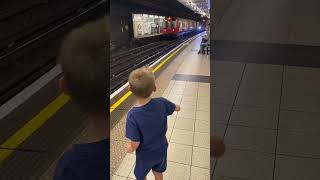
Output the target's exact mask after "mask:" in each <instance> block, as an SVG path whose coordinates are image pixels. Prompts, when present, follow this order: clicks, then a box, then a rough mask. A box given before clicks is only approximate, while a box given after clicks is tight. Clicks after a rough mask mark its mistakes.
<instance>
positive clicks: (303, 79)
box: [284, 66, 320, 88]
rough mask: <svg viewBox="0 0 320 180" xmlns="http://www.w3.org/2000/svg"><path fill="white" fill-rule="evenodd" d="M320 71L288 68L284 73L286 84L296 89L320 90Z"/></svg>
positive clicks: (294, 67)
mask: <svg viewBox="0 0 320 180" xmlns="http://www.w3.org/2000/svg"><path fill="white" fill-rule="evenodd" d="M319 81H320V69H319V68H309V67H297V66H286V67H285V73H284V83H285V84H287V85H289V86H291V85H292V86H295V87H298V88H299V87H302V88H305V87H313V88H320V84H319V83H315V82H319Z"/></svg>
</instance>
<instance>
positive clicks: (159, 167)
mask: <svg viewBox="0 0 320 180" xmlns="http://www.w3.org/2000/svg"><path fill="white" fill-rule="evenodd" d="M166 169H167V152H165V154H164V156H162V157H161V158H158V160H153V161H150V162H149V161H146V160H143V159H141V158H138V157H137V158H136V166H135V168H134V175H135V176H136V178H137V180H144V178H145V177H146V176H147V174H148V173H149V172H150V171H151V170H153V171H155V172H159V173H163V172H165V171H166Z"/></svg>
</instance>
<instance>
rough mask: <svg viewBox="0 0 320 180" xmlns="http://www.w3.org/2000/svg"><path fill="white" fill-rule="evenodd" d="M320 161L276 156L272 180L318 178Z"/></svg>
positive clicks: (307, 179) (319, 175)
mask: <svg viewBox="0 0 320 180" xmlns="http://www.w3.org/2000/svg"><path fill="white" fill-rule="evenodd" d="M319 169H320V159H305V158H298V157H286V156H277V159H276V167H275V177H274V180H309V179H310V180H311V179H319V177H320V171H319Z"/></svg>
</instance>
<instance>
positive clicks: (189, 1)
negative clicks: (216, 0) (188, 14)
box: [178, 0, 210, 18]
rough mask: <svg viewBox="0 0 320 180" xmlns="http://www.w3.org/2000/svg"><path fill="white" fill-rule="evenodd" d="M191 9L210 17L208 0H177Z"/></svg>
mask: <svg viewBox="0 0 320 180" xmlns="http://www.w3.org/2000/svg"><path fill="white" fill-rule="evenodd" d="M178 1H179V2H180V3H182V4H183V5H185V6H186V7H188V8H189V9H191V10H192V11H194V12H196V13H198V14H201V15H202V16H205V17H207V18H210V12H209V9H210V0H178Z"/></svg>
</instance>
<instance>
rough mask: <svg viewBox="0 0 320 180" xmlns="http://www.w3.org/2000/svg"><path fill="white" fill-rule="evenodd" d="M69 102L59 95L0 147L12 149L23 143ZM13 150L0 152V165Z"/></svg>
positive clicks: (67, 98)
mask: <svg viewBox="0 0 320 180" xmlns="http://www.w3.org/2000/svg"><path fill="white" fill-rule="evenodd" d="M69 100H70V98H69V96H67V95H64V94H61V95H59V96H58V97H57V98H56V99H55V100H54V101H52V102H51V103H50V104H48V105H47V106H46V107H45V108H44V109H43V110H42V111H40V112H39V113H38V114H37V115H36V116H35V117H33V118H32V119H31V120H30V121H29V122H28V123H27V124H25V125H24V126H23V127H22V128H20V129H19V130H18V131H17V132H16V133H15V134H14V135H12V136H11V137H10V138H8V139H7V140H6V141H5V142H4V143H3V144H1V147H3V148H9V149H14V148H17V147H18V146H19V145H20V144H21V143H23V141H25V140H26V139H27V138H28V137H29V136H30V135H31V134H32V133H34V132H35V131H36V130H37V129H38V128H40V127H41V126H42V125H43V124H44V123H45V122H46V121H47V120H48V119H50V118H51V117H52V116H53V115H54V114H55V113H56V112H57V111H58V110H59V109H60V108H61V107H62V106H64V105H65V104H66V103H67V102H68V101H69ZM12 152H13V150H4V149H1V150H0V163H1V162H2V161H4V160H5V159H6V158H7V157H8V156H9V155H10V154H11V153H12Z"/></svg>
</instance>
